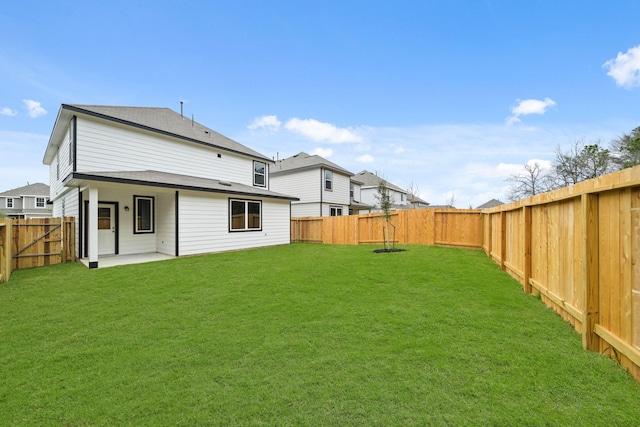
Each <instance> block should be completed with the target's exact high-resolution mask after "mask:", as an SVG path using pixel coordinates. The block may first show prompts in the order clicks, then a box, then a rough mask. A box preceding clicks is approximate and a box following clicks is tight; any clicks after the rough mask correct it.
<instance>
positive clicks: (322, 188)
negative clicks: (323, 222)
mask: <svg viewBox="0 0 640 427" xmlns="http://www.w3.org/2000/svg"><path fill="white" fill-rule="evenodd" d="M323 191H324V169H323V168H320V216H322V194H323Z"/></svg>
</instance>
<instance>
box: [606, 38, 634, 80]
mask: <svg viewBox="0 0 640 427" xmlns="http://www.w3.org/2000/svg"><path fill="white" fill-rule="evenodd" d="M602 67H603V68H608V69H609V72H608V73H607V75H608V76H611V77H612V78H613V80H615V82H616V84H617V85H618V86H621V87H625V88H632V87H634V86H640V45H638V46H635V47H632V48H631V49H629V50H627V53H622V52H618V56H616V57H615V58H614V59H610V60H608V61H607V62H605V63H604V64H602Z"/></svg>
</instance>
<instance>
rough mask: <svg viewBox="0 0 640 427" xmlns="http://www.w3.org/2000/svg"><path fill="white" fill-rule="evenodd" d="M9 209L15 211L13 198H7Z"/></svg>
mask: <svg viewBox="0 0 640 427" xmlns="http://www.w3.org/2000/svg"><path fill="white" fill-rule="evenodd" d="M7 208H9V209H13V198H11V197H8V198H7Z"/></svg>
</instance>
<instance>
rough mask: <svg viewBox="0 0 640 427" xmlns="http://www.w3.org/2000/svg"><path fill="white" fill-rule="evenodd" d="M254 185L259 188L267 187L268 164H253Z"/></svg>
mask: <svg viewBox="0 0 640 427" xmlns="http://www.w3.org/2000/svg"><path fill="white" fill-rule="evenodd" d="M253 185H255V186H257V187H266V186H267V164H266V163H264V162H255V161H254V162H253Z"/></svg>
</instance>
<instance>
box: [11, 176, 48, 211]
mask: <svg viewBox="0 0 640 427" xmlns="http://www.w3.org/2000/svg"><path fill="white" fill-rule="evenodd" d="M48 202H49V186H48V185H47V184H42V183H40V182H37V183H35V184H29V185H25V186H24V187H19V188H14V189H13V190H9V191H5V192H3V193H0V211H3V212H4V213H5V214H7V217H8V218H43V217H48V216H51V206H50V205H48V204H47V203H48Z"/></svg>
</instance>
